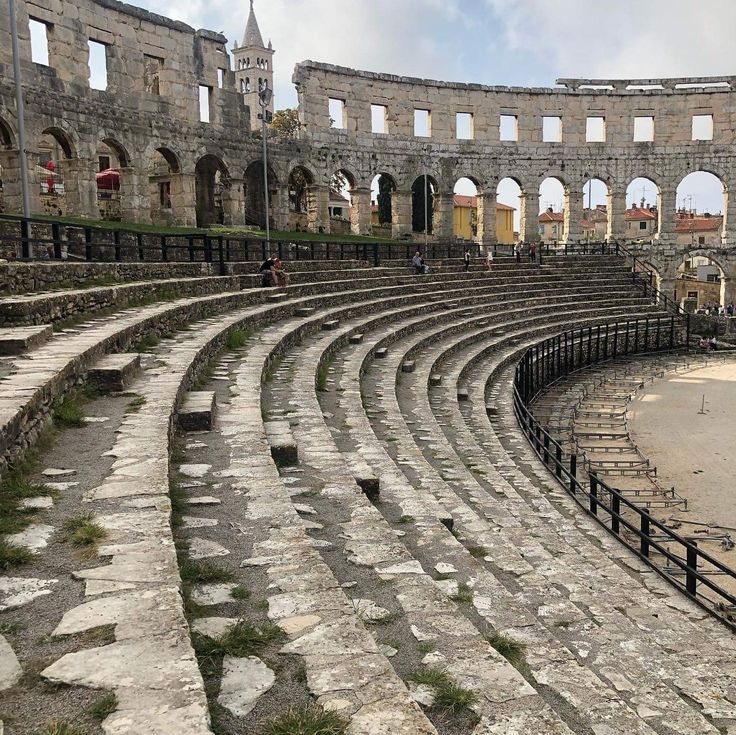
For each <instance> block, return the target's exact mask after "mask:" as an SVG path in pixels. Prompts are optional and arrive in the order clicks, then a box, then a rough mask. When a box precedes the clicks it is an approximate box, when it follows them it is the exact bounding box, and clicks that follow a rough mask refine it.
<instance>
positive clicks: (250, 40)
mask: <svg viewBox="0 0 736 735" xmlns="http://www.w3.org/2000/svg"><path fill="white" fill-rule="evenodd" d="M243 46H245V47H250V48H254V47H255V48H264V46H263V36H261V29H260V28H259V27H258V21H257V20H256V13H255V10H253V0H250V13H249V14H248V22H247V23H246V25H245V35H244V36H243Z"/></svg>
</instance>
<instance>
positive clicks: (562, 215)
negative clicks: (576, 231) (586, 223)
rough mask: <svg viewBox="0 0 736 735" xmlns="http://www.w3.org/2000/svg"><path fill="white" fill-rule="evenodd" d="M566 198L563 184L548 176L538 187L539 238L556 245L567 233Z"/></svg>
mask: <svg viewBox="0 0 736 735" xmlns="http://www.w3.org/2000/svg"><path fill="white" fill-rule="evenodd" d="M568 209H569V207H568V197H567V191H566V190H565V186H564V184H563V183H562V182H561V181H560V180H559V179H558V178H555V177H554V176H550V177H548V178H546V179H544V181H542V183H541V184H540V185H539V238H540V240H542V241H543V242H545V243H551V244H553V245H556V244H557V243H561V242H565V240H566V239H567V233H568V232H569V229H570V226H569V212H568Z"/></svg>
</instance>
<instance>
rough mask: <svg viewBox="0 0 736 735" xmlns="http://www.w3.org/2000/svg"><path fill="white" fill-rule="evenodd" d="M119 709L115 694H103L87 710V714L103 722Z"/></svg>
mask: <svg viewBox="0 0 736 735" xmlns="http://www.w3.org/2000/svg"><path fill="white" fill-rule="evenodd" d="M117 708H118V698H117V697H116V696H115V694H114V693H113V692H108V693H107V694H103V695H102V696H101V697H98V698H97V699H95V701H94V702H92V704H91V705H90V706H89V707H88V708H87V714H88V715H89V716H90V717H92V718H93V719H95V720H98V721H99V722H102V720H104V719H105V718H106V717H108V716H109V715H111V714H112V713H113V712H114V711H115V710H116V709H117Z"/></svg>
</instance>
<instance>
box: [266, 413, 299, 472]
mask: <svg viewBox="0 0 736 735" xmlns="http://www.w3.org/2000/svg"><path fill="white" fill-rule="evenodd" d="M263 426H264V428H265V430H266V438H267V439H268V444H269V446H270V448H271V457H272V458H273V461H274V462H275V463H276V464H277V465H279V466H280V467H288V466H291V465H295V464H299V452H298V449H297V445H296V442H295V441H294V435H293V434H292V431H291V426H290V425H289V422H288V421H266V422H264V424H263Z"/></svg>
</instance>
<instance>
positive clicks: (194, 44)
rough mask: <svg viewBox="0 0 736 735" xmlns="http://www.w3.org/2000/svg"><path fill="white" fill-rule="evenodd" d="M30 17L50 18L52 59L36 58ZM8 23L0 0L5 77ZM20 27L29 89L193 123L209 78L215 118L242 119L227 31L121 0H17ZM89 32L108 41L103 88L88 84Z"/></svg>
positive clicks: (0, 69) (5, 74)
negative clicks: (222, 32) (193, 25)
mask: <svg viewBox="0 0 736 735" xmlns="http://www.w3.org/2000/svg"><path fill="white" fill-rule="evenodd" d="M29 18H32V19H34V20H38V21H41V22H42V23H43V24H45V25H46V29H47V37H48V52H49V64H48V66H43V65H40V64H35V63H33V62H32V56H31V42H30V36H29V26H28V20H29ZM9 28H10V24H9V17H8V7H7V3H2V4H0V77H2V78H5V79H7V80H10V79H12V56H11V44H10V31H9ZM18 33H19V44H20V54H21V60H22V74H23V84H24V87H26V88H27V89H29V90H38V89H43V88H47V89H49V90H51V91H53V92H54V93H55V94H60V95H69V96H72V97H77V98H79V99H80V105H82V106H83V105H84V104H85V102H87V101H88V102H89V103H90V104H91V105H93V106H94V105H96V104H97V103H101V104H103V105H104V104H111V105H115V106H117V107H119V108H122V109H126V108H127V109H128V110H130V111H136V112H137V111H141V112H144V113H146V112H148V113H155V114H157V115H160V116H165V117H167V118H168V119H169V120H171V121H172V122H180V123H185V124H195V123H199V122H200V119H199V86H200V85H204V86H207V87H210V88H211V90H212V91H211V95H210V112H211V124H212V125H219V126H223V125H241V126H242V125H243V122H244V118H245V116H243V115H241V110H240V109H239V108H242V107H243V102H242V97H240V96H239V95H237V94H236V91H235V80H234V74H233V73H232V72H231V71H230V58H229V56H228V54H227V51H226V42H227V39H226V38H225V37H224V36H222V35H220V34H219V33H214V32H213V31H206V30H199V31H195V30H194V29H193V28H191V27H190V26H188V25H186V24H185V23H181V22H179V21H174V20H171V19H169V18H164V17H162V16H160V15H156V14H155V13H150V12H148V11H146V10H143V9H141V8H136V7H134V6H132V5H127V4H125V3H121V2H117V0H26V1H25V2H19V3H18ZM89 40H92V41H97V42H99V43H101V44H103V45H104V46H105V51H106V59H107V89H106V90H104V91H103V90H95V89H91V88H90V85H89V78H90V71H89V65H88V61H89V47H88V41H89ZM218 69H220V70H222V72H219V73H218ZM154 80H155V81H154ZM220 82H221V84H220ZM156 90H157V92H156ZM30 96H32V94H31V95H30ZM81 100H84V101H81ZM246 125H247V123H246ZM246 129H247V128H246Z"/></svg>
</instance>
